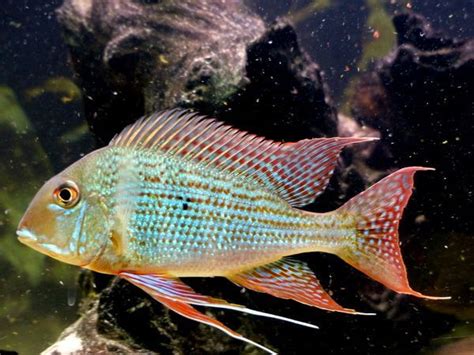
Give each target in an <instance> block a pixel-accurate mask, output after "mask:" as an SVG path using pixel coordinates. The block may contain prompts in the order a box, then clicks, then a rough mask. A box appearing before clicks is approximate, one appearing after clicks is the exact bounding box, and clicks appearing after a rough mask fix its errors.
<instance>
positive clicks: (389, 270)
mask: <svg viewBox="0 0 474 355" xmlns="http://www.w3.org/2000/svg"><path fill="white" fill-rule="evenodd" d="M370 140H372V139H367V138H356V137H351V138H337V137H335V138H319V139H311V140H303V141H299V142H295V143H286V144H281V143H276V142H271V141H268V140H265V139H263V138H260V137H257V136H253V135H250V134H248V133H245V132H240V131H238V130H235V129H232V128H230V127H228V126H225V125H223V124H222V123H219V122H217V121H214V120H210V119H207V118H204V117H201V116H197V115H195V114H192V113H190V112H186V111H180V110H172V111H165V112H163V113H160V114H156V115H153V116H152V117H149V118H144V119H141V120H139V121H137V122H136V123H135V124H133V125H132V126H129V127H127V128H126V129H125V130H124V131H123V132H122V133H121V134H119V135H118V136H116V137H115V138H114V139H113V140H112V141H111V142H110V144H109V145H108V146H107V147H104V148H101V149H99V150H96V151H94V152H92V153H90V154H89V155H87V156H85V157H84V158H82V159H81V160H79V161H78V162H76V163H74V164H73V165H71V166H70V167H68V168H67V169H65V170H64V171H63V172H61V173H59V174H58V175H56V176H55V177H53V178H52V179H51V180H49V181H48V182H47V183H45V185H44V186H43V187H42V188H41V189H40V190H39V192H38V193H37V194H36V196H35V198H34V199H33V201H32V202H31V204H30V206H29V207H28V210H27V211H26V213H25V215H24V217H23V218H22V220H21V221H20V225H19V228H18V231H17V234H18V235H19V239H20V241H22V242H23V243H25V244H27V245H29V246H31V247H32V248H34V249H36V250H38V251H40V252H42V253H45V254H47V255H49V256H51V257H54V258H56V259H59V260H61V261H64V262H67V263H70V264H75V265H79V266H81V267H84V268H88V269H91V270H94V271H98V272H102V273H107V274H114V275H118V276H120V277H122V278H124V279H126V280H128V281H130V282H131V283H132V284H134V285H136V286H138V287H140V288H142V289H143V290H144V291H145V292H147V293H148V294H150V295H151V296H152V297H153V298H155V299H156V300H158V301H159V302H161V303H162V304H163V305H165V306H167V307H169V308H170V309H172V310H174V311H175V312H177V313H179V314H181V315H183V316H185V317H188V318H190V319H193V320H196V321H199V322H202V323H206V324H209V325H211V326H214V327H217V328H219V329H221V330H223V331H224V332H226V333H227V334H229V335H231V336H233V337H235V338H237V339H241V340H244V341H246V342H249V343H251V344H253V345H256V346H258V347H260V348H262V349H264V350H267V351H269V352H272V351H271V350H269V349H268V348H265V347H263V346H262V345H260V344H257V343H255V342H253V341H251V340H249V339H247V338H244V337H243V336H242V335H240V334H238V333H236V332H234V331H233V330H231V329H229V328H227V327H226V326H225V325H223V324H222V323H220V322H219V321H218V320H216V319H214V318H212V317H209V316H206V315H204V314H202V313H200V312H199V311H197V310H196V309H195V308H194V307H193V306H192V305H198V306H209V307H219V308H226V309H232V310H236V311H241V312H246V313H250V314H256V315H260V316H265V317H272V318H275V319H281V320H285V321H289V322H293V323H297V324H301V325H305V326H310V327H315V326H314V325H311V324H308V323H303V322H299V321H296V320H293V319H289V318H285V317H281V316H276V315H271V314H268V313H264V312H260V311H256V310H251V309H248V308H245V307H243V306H239V305H234V304H229V303H227V302H226V301H224V300H219V299H215V298H212V297H208V296H204V295H199V294H197V293H195V292H194V291H193V290H192V289H191V288H189V287H188V286H186V285H185V284H184V283H182V282H181V281H180V280H179V277H197V276H199V277H212V276H223V277H226V278H228V279H229V280H231V281H233V282H234V283H236V284H239V285H241V286H243V287H246V288H248V289H252V290H254V291H258V292H265V293H268V294H271V295H273V296H276V297H280V298H284V299H292V300H295V301H297V302H300V303H304V304H307V305H310V306H314V307H318V308H322V309H326V310H331V311H338V312H345V313H352V314H355V313H359V312H356V311H354V310H352V309H347V308H344V307H342V306H340V305H338V304H337V303H336V302H335V301H334V300H333V299H332V298H331V297H330V296H329V294H328V293H326V292H325V291H324V290H323V288H322V287H321V285H320V283H319V281H318V280H317V278H316V276H315V275H314V273H313V272H312V270H310V268H309V267H308V266H307V265H306V264H305V263H303V262H301V261H298V260H296V259H293V258H289V257H288V256H291V255H294V254H299V253H304V252H315V251H320V252H328V253H333V254H335V255H338V256H339V257H341V258H342V259H343V260H345V261H346V262H348V263H349V264H350V265H352V266H354V267H355V268H357V269H359V270H360V271H362V272H364V273H365V274H367V275H369V276H370V277H372V278H373V279H375V280H377V281H379V282H381V283H383V284H384V285H385V286H387V287H388V288H391V289H392V290H395V291H397V292H400V293H405V294H411V295H414V296H417V297H425V298H436V297H431V296H425V295H422V294H421V293H419V292H416V291H414V290H413V289H412V288H411V287H410V286H409V284H408V279H407V273H406V269H405V266H404V264H403V259H402V257H401V251H400V247H399V242H398V224H399V220H400V218H401V216H402V212H403V209H404V207H405V206H406V204H407V202H408V200H409V198H410V195H411V192H412V187H413V175H414V173H415V172H416V171H419V170H427V168H421V167H409V168H404V169H401V170H398V171H396V172H394V173H393V174H391V175H390V176H388V177H386V178H385V179H383V180H381V181H379V182H378V183H376V184H375V185H373V186H371V187H370V188H369V189H368V190H366V191H364V192H362V193H361V194H359V195H357V196H355V197H353V198H352V199H351V200H349V201H348V202H346V203H345V204H344V205H343V206H341V207H340V208H338V209H337V210H335V211H332V212H328V213H312V212H307V211H304V210H301V209H299V207H301V206H304V205H306V204H308V203H310V202H312V201H313V200H314V198H315V197H316V196H317V195H319V194H320V193H321V192H322V191H323V190H324V188H325V187H326V185H327V183H328V181H329V178H330V177H331V174H332V172H333V170H334V168H335V166H336V163H337V159H338V156H339V153H340V151H341V150H342V149H343V148H344V147H345V146H347V145H350V144H354V143H362V142H368V141H370Z"/></svg>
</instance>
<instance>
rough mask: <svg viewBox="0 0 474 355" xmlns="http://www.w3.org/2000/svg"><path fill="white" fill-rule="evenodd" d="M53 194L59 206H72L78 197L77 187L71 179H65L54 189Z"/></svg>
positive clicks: (77, 200)
mask: <svg viewBox="0 0 474 355" xmlns="http://www.w3.org/2000/svg"><path fill="white" fill-rule="evenodd" d="M53 196H54V200H55V202H56V203H57V204H58V205H59V206H61V207H64V208H71V207H74V206H75V205H76V204H77V203H78V202H79V199H80V193H79V187H78V186H77V185H76V184H75V183H74V182H73V181H66V182H65V183H63V184H61V185H60V186H59V187H58V188H56V190H54V194H53Z"/></svg>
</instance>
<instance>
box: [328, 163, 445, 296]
mask: <svg viewBox="0 0 474 355" xmlns="http://www.w3.org/2000/svg"><path fill="white" fill-rule="evenodd" d="M420 170H433V169H431V168H423V167H408V168H404V169H400V170H398V171H396V172H394V173H393V174H391V175H389V176H387V177H385V178H384V179H382V180H381V181H379V182H377V183H376V184H374V185H373V186H371V187H370V188H368V189H367V190H366V191H364V192H362V193H360V194H359V195H357V196H355V197H353V198H352V199H351V200H349V201H348V202H347V203H346V204H344V205H343V206H342V207H340V208H339V209H338V210H337V212H338V213H348V214H350V215H351V216H354V217H355V220H356V228H357V238H356V239H355V241H354V244H352V245H351V247H349V248H345V249H343V250H342V251H341V252H339V253H338V255H339V256H340V257H341V258H342V259H343V260H345V261H346V262H347V263H349V264H350V265H352V266H353V267H355V268H356V269H358V270H360V271H362V272H363V273H365V274H366V275H367V276H370V277H371V278H372V279H374V280H377V281H379V282H380V283H382V284H383V285H385V286H386V287H388V288H390V289H392V290H394V291H396V292H399V293H405V294H409V295H413V296H416V297H421V298H429V299H449V297H433V296H426V295H423V294H421V293H419V292H417V291H415V290H413V289H412V288H411V287H410V285H409V283H408V278H407V271H406V268H405V264H404V263H403V259H402V255H401V252H400V246H399V241H398V225H399V222H400V218H401V217H402V213H403V210H404V208H405V206H406V204H407V203H408V200H409V199H410V196H411V194H412V189H413V175H414V174H415V172H416V171H420Z"/></svg>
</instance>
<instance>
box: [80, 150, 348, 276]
mask: <svg viewBox="0 0 474 355" xmlns="http://www.w3.org/2000/svg"><path fill="white" fill-rule="evenodd" d="M94 159H95V163H94V164H95V167H93V168H92V169H91V171H92V172H93V173H92V174H91V175H90V177H89V179H90V186H93V188H94V192H95V193H97V194H102V196H104V200H105V201H106V202H105V204H106V206H107V210H108V211H109V216H110V217H109V218H110V219H111V220H112V221H113V224H114V227H113V235H114V236H113V238H115V239H116V240H115V243H114V244H113V245H114V246H115V247H114V248H112V249H111V250H110V251H111V252H110V253H106V254H104V255H103V257H102V258H101V260H100V261H97V263H95V264H92V265H88V267H89V268H91V269H94V270H96V271H100V272H107V273H115V272H116V271H117V270H133V271H140V272H143V271H146V272H160V271H161V272H163V271H166V272H167V273H169V274H171V275H174V276H226V275H229V274H234V273H236V272H239V271H242V270H245V269H248V268H251V267H255V266H258V265H262V264H267V263H270V262H273V261H276V260H279V259H280V258H282V257H283V256H285V255H292V254H297V253H302V252H305V251H309V250H312V251H314V250H318V251H328V250H330V249H334V248H337V247H342V246H343V245H344V244H345V243H347V241H350V239H351V238H353V237H354V233H351V232H352V229H351V228H348V223H347V219H338V216H337V215H335V214H331V213H328V214H310V213H307V212H304V211H302V210H298V209H295V208H292V207H291V206H290V205H289V204H288V203H287V202H286V201H285V200H283V199H282V198H280V197H279V196H278V195H277V194H275V193H272V192H271V191H268V190H267V189H262V188H261V186H259V185H258V184H257V183H255V182H254V181H252V180H248V179H245V178H243V177H241V176H236V177H235V176H233V175H232V174H231V173H228V172H221V171H219V170H217V169H214V168H205V167H203V166H202V164H199V163H194V162H190V161H185V160H179V159H176V158H175V157H173V156H168V155H166V154H161V153H157V152H155V151H150V150H142V149H135V148H132V149H128V148H122V147H108V148H106V149H103V150H101V151H100V152H98V153H97V154H96V156H95V157H94ZM203 260H206V262H205V263H203Z"/></svg>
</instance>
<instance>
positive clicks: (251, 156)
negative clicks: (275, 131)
mask: <svg viewBox="0 0 474 355" xmlns="http://www.w3.org/2000/svg"><path fill="white" fill-rule="evenodd" d="M370 140H373V138H356V137H351V138H339V137H334V138H318V139H306V140H302V141H299V142H296V143H287V144H282V143H277V142H273V141H270V140H267V139H264V138H262V137H258V136H255V135H253V134H249V133H247V132H242V131H239V130H237V129H234V128H231V127H230V126H227V125H224V124H223V123H222V122H219V121H216V120H214V119H210V118H206V117H204V116H199V115H197V114H195V113H192V112H189V111H183V110H171V111H164V112H161V113H157V114H154V115H152V116H150V117H144V118H142V119H140V120H138V121H137V122H135V123H134V124H133V125H130V126H128V127H126V128H125V129H124V130H123V131H122V132H121V133H120V134H119V135H117V136H116V137H114V139H112V141H111V142H110V144H109V145H110V146H125V147H141V148H144V149H157V150H160V151H161V152H164V153H169V154H173V155H177V156H180V157H182V158H184V159H189V160H191V161H194V162H199V163H200V164H202V165H203V166H205V167H212V168H216V169H219V170H221V171H227V172H231V173H235V174H237V175H243V176H245V177H248V178H251V179H253V180H254V181H256V182H257V183H259V184H260V185H263V186H265V187H266V188H268V189H269V190H271V191H274V192H276V193H278V195H279V196H280V197H281V198H283V199H284V200H286V201H287V202H288V203H290V204H291V205H293V206H304V205H306V204H308V203H311V202H312V201H313V200H314V199H315V198H316V196H317V195H319V194H320V193H321V192H322V191H324V189H325V187H326V186H327V184H328V182H329V178H330V177H331V175H332V172H333V171H334V168H335V166H336V163H337V158H338V156H339V153H340V151H341V150H342V149H343V148H344V147H345V146H347V145H350V144H353V143H360V142H367V141H370Z"/></svg>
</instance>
